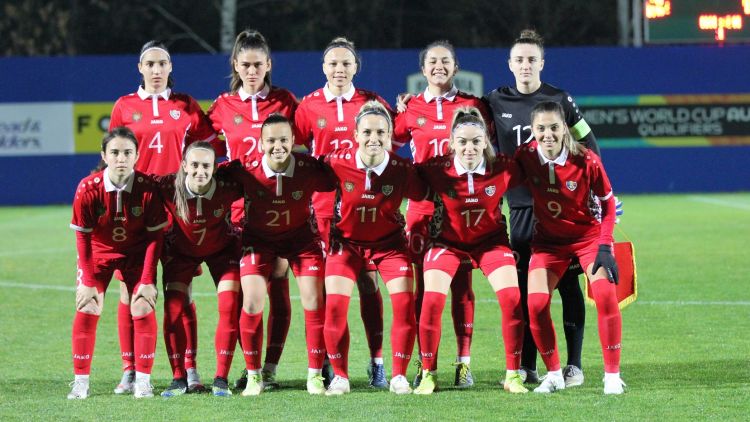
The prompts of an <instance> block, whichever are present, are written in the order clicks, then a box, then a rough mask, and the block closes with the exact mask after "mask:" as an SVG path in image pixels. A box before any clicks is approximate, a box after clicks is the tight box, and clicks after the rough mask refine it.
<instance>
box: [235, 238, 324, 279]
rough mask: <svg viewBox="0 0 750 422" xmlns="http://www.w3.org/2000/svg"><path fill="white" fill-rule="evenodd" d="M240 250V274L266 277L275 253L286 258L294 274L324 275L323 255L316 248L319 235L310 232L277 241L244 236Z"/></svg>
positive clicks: (271, 269)
mask: <svg viewBox="0 0 750 422" xmlns="http://www.w3.org/2000/svg"><path fill="white" fill-rule="evenodd" d="M242 251H243V252H242V260H241V263H240V274H241V275H242V276H246V275H260V276H263V277H265V278H266V279H269V278H270V277H271V271H273V268H274V262H275V259H276V258H277V257H278V258H285V259H287V260H288V261H289V267H290V268H291V269H292V272H293V273H294V275H295V277H317V278H320V279H321V280H322V279H323V276H324V271H325V259H324V258H323V250H322V249H321V248H320V238H318V237H317V236H315V235H313V234H312V232H309V235H306V236H295V237H294V238H291V239H288V240H277V241H267V240H263V239H253V238H251V237H245V239H244V241H243V247H242Z"/></svg>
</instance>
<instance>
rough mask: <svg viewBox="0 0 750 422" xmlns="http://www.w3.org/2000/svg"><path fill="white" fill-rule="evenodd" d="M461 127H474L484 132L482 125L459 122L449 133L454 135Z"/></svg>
mask: <svg viewBox="0 0 750 422" xmlns="http://www.w3.org/2000/svg"><path fill="white" fill-rule="evenodd" d="M461 126H475V127H478V128H479V129H482V130H486V129H485V127H484V125H482V124H480V123H477V122H461V123H459V124H457V125H456V126H453V130H452V131H451V133H454V132H455V131H456V130H457V129H458V128H460V127H461Z"/></svg>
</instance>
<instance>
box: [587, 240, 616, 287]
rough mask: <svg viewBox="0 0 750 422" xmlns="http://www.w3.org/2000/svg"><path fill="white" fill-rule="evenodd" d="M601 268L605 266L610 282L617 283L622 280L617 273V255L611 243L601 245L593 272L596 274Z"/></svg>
mask: <svg viewBox="0 0 750 422" xmlns="http://www.w3.org/2000/svg"><path fill="white" fill-rule="evenodd" d="M599 268H604V269H605V270H606V271H607V279H608V280H609V282H610V283H615V284H617V282H618V281H620V280H619V274H618V273H617V262H615V256H614V255H612V247H611V246H609V245H599V252H597V254H596V259H595V260H594V268H592V270H591V272H592V273H593V274H596V271H597V270H599Z"/></svg>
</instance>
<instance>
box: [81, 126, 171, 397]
mask: <svg viewBox="0 0 750 422" xmlns="http://www.w3.org/2000/svg"><path fill="white" fill-rule="evenodd" d="M101 155H102V160H103V161H104V163H105V164H106V166H105V168H104V169H103V170H101V171H98V172H96V173H94V174H92V175H90V176H88V177H86V178H84V179H83V180H81V183H80V184H79V185H78V189H76V195H75V199H74V200H73V219H72V221H71V223H70V227H71V228H72V229H73V230H75V232H76V250H77V253H78V262H77V266H78V269H77V279H76V315H75V318H74V319H73V369H74V373H75V380H74V381H73V383H72V386H73V389H72V390H71V391H70V394H68V398H69V399H85V398H87V397H88V395H89V373H90V372H91V359H92V357H93V355H94V343H95V341H96V326H97V323H98V322H99V315H101V313H102V309H103V308H104V293H105V292H106V291H107V286H108V285H109V282H110V280H111V279H112V274H113V273H114V271H115V269H118V270H120V271H121V273H122V275H123V278H124V283H125V285H126V287H127V290H126V292H127V294H126V295H125V300H126V301H127V303H129V308H130V309H129V312H131V313H132V315H133V325H134V327H135V332H134V338H133V339H134V343H135V347H134V350H135V355H134V357H135V365H134V367H135V380H134V387H133V390H134V391H133V395H134V397H135V398H144V397H153V395H154V394H153V387H152V386H151V381H150V380H151V368H152V366H153V364H154V352H155V349H156V314H155V312H154V308H155V305H156V295H157V293H156V287H155V281H156V263H157V261H158V260H159V253H160V252H161V244H162V240H163V233H162V229H163V228H164V227H165V226H166V225H167V217H166V215H165V213H164V208H163V206H162V203H161V201H159V198H158V194H157V192H156V187H155V185H154V183H153V181H152V180H151V179H149V178H148V177H146V176H145V175H144V174H143V173H141V172H138V171H134V166H135V163H136V161H137V159H138V140H137V139H136V137H135V135H134V134H133V132H131V131H130V130H129V129H127V128H124V127H117V128H114V129H113V130H112V131H110V132H109V133H107V134H106V135H105V136H104V139H103V140H102V153H101Z"/></svg>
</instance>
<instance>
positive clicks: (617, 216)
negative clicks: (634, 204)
mask: <svg viewBox="0 0 750 422" xmlns="http://www.w3.org/2000/svg"><path fill="white" fill-rule="evenodd" d="M624 213H625V211H624V210H623V209H622V201H620V198H618V197H616V196H615V224H620V216H621V215H623V214H624Z"/></svg>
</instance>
